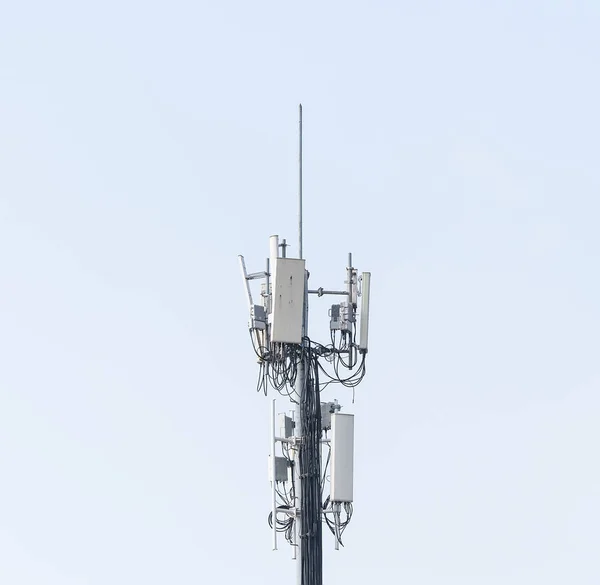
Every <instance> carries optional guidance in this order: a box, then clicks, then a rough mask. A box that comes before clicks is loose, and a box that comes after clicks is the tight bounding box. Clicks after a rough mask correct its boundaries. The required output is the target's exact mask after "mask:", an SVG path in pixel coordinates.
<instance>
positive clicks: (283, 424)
mask: <svg viewBox="0 0 600 585" xmlns="http://www.w3.org/2000/svg"><path fill="white" fill-rule="evenodd" d="M279 432H280V433H281V434H282V436H283V438H284V439H289V438H290V437H291V436H292V435H293V434H294V421H293V420H292V419H291V418H290V417H289V416H287V415H285V414H280V415H279Z"/></svg>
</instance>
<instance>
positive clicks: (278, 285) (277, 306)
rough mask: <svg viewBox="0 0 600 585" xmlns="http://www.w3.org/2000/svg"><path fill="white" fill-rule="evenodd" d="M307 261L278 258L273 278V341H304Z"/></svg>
mask: <svg viewBox="0 0 600 585" xmlns="http://www.w3.org/2000/svg"><path fill="white" fill-rule="evenodd" d="M304 264H305V263H304V260H298V259H296V258H276V259H275V266H274V267H273V268H274V270H272V272H273V273H274V279H273V296H272V305H271V306H272V313H271V341H273V342H276V343H301V342H302V317H303V312H304V289H305V279H304Z"/></svg>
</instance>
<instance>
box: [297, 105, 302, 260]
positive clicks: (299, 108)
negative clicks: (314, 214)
mask: <svg viewBox="0 0 600 585" xmlns="http://www.w3.org/2000/svg"><path fill="white" fill-rule="evenodd" d="M298 111H299V120H298V129H299V133H298V136H299V137H298V147H299V148H298V258H302V104H300V105H299V106H298Z"/></svg>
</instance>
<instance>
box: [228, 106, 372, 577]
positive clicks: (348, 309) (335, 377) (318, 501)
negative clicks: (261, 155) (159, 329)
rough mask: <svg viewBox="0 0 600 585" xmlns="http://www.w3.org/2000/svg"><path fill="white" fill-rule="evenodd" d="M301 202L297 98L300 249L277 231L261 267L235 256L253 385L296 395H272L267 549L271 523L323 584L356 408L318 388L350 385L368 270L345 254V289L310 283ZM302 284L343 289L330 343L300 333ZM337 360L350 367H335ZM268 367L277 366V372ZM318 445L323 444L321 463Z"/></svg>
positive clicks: (345, 495) (360, 363)
mask: <svg viewBox="0 0 600 585" xmlns="http://www.w3.org/2000/svg"><path fill="white" fill-rule="evenodd" d="M302 204H303V200H302V104H298V258H289V257H287V254H286V246H287V243H286V240H285V239H283V243H282V244H279V236H277V235H273V236H271V238H270V246H269V248H270V255H269V258H267V261H266V270H265V271H264V272H253V273H248V272H247V271H246V265H245V262H244V258H243V256H240V266H241V270H242V277H243V280H244V288H245V292H246V296H247V300H248V304H249V309H250V320H249V323H248V327H249V329H250V334H251V339H252V344H253V348H254V352H255V354H256V355H257V357H258V360H259V363H260V366H261V368H260V373H259V388H262V389H263V390H264V392H265V394H266V393H267V387H269V386H270V387H271V389H272V390H275V391H276V392H278V393H279V395H280V396H281V397H283V398H286V399H287V400H291V401H292V402H293V403H295V408H294V413H293V417H288V416H287V415H285V414H282V415H280V418H279V419H277V418H276V416H275V415H276V412H277V411H276V403H275V400H273V401H272V403H271V417H270V418H271V449H270V451H271V452H270V457H271V459H270V465H269V471H270V474H269V475H270V482H271V490H272V492H271V495H272V501H271V513H270V515H269V524H270V526H271V529H272V531H273V549H274V550H276V549H277V533H278V532H280V533H284V534H285V539H286V541H287V542H288V543H289V544H290V545H291V546H292V558H293V559H294V560H295V561H296V571H297V572H296V583H297V585H323V534H322V532H323V527H324V526H325V527H326V528H328V529H329V531H330V532H331V533H332V534H333V536H334V539H335V548H336V549H338V548H339V545H341V544H342V533H343V532H344V530H345V528H346V526H347V525H348V523H349V522H350V519H351V517H352V510H353V508H352V504H353V499H354V497H353V468H354V462H353V458H354V418H353V416H354V415H352V414H346V413H343V414H342V413H340V412H338V411H339V410H340V408H341V406H340V404H339V403H338V401H337V399H336V400H334V401H333V402H331V401H329V402H321V398H322V394H321V392H322V391H324V390H325V389H326V388H327V386H329V384H331V383H332V382H337V383H339V384H340V385H342V386H344V387H347V388H348V387H349V388H352V389H353V391H354V388H355V387H356V386H357V385H358V384H359V383H360V382H361V380H362V379H363V377H364V375H365V359H366V356H367V341H368V318H369V317H368V315H369V295H370V293H369V291H370V276H371V274H370V273H369V272H363V274H362V276H361V277H359V276H358V274H357V270H356V269H355V268H353V266H352V254H349V256H348V266H347V267H346V281H345V282H346V285H347V286H346V287H345V288H344V289H342V290H340V287H338V288H337V289H324V288H323V287H318V288H314V290H309V288H308V279H309V273H308V270H306V263H305V261H304V259H303V258H304V250H303V233H302V231H303V225H302V221H303V210H302ZM280 248H282V249H283V251H282V253H281V254H280V253H279V249H280ZM254 280H262V281H263V283H261V285H260V289H259V290H260V296H259V297H258V299H259V300H258V304H255V301H254V299H256V298H257V297H253V296H252V292H251V290H250V282H251V281H254ZM360 283H362V287H359V284H360ZM361 289H362V292H361ZM309 294H313V295H316V296H317V297H318V298H321V297H322V296H324V295H332V296H337V297H342V299H343V300H340V302H338V303H336V304H333V305H332V306H331V309H330V310H329V317H330V324H329V329H330V334H331V341H332V343H331V344H330V345H328V346H323V345H322V344H320V343H317V342H316V341H312V340H311V339H310V338H309V337H308V310H309V303H308V298H309ZM361 296H362V303H361V306H360V310H359V309H358V297H361ZM357 316H358V317H360V343H359V344H357V343H356V338H357V335H358V327H357V321H358V319H357ZM342 369H347V370H348V371H350V372H351V375H348V374H346V375H342V374H341V373H340V371H341V370H342ZM273 372H277V376H276V378H274V377H273V375H272V373H273ZM319 372H321V373H323V374H324V375H325V376H326V378H327V382H326V383H325V384H320V383H319ZM353 401H354V400H353ZM278 420H279V423H280V424H279V427H277V421H278ZM277 428H279V430H280V431H281V432H280V433H279V434H281V436H279V434H278V433H277ZM329 431H330V432H331V437H330V438H329V437H328V435H327V433H328V432H329ZM323 446H325V447H323ZM322 448H328V449H329V453H328V456H327V459H326V460H325V462H324V465H323V463H322V461H323V460H322V454H321V449H322ZM328 470H329V472H330V475H328V473H327V472H328ZM329 478H330V479H329ZM328 488H329V495H326V492H325V490H327V489H328Z"/></svg>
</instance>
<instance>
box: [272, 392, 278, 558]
mask: <svg viewBox="0 0 600 585" xmlns="http://www.w3.org/2000/svg"><path fill="white" fill-rule="evenodd" d="M275 417H276V415H275V399H274V398H273V402H271V479H272V481H271V498H272V499H271V513H272V515H273V550H277V492H276V489H277V488H276V486H275V480H276V478H277V476H276V475H275V470H276V460H275Z"/></svg>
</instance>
